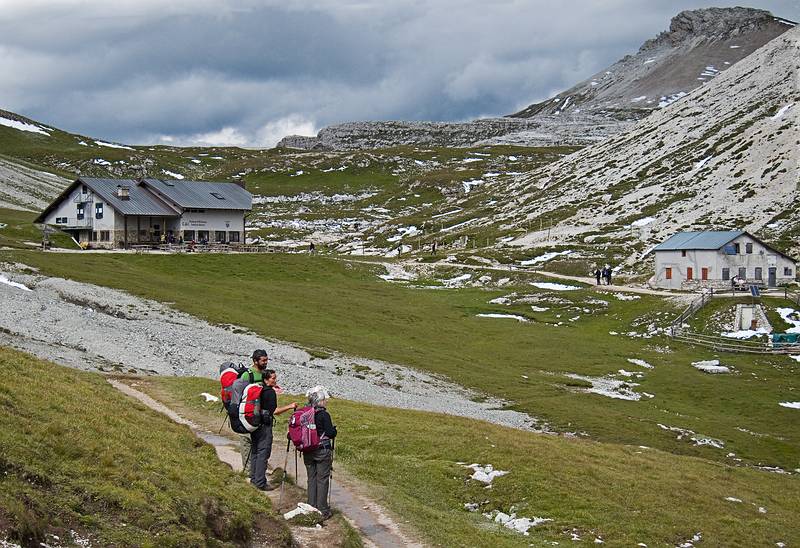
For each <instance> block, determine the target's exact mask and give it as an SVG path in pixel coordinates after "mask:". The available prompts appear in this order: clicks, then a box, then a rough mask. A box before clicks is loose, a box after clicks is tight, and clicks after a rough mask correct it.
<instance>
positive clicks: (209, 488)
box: [0, 348, 291, 546]
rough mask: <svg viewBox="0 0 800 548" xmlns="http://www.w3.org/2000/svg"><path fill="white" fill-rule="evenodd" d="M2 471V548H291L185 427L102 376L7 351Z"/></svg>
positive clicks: (2, 353)
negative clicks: (13, 545) (47, 547)
mask: <svg viewBox="0 0 800 548" xmlns="http://www.w3.org/2000/svg"><path fill="white" fill-rule="evenodd" d="M0 472H1V473H0V544H2V542H1V540H2V538H3V537H4V535H7V536H8V538H9V539H11V540H13V541H16V542H18V543H22V544H24V545H26V546H38V545H39V543H40V542H48V543H51V544H62V543H63V544H66V545H75V544H78V543H79V541H81V539H83V540H84V541H88V542H90V543H91V545H92V546H232V545H241V546H244V545H250V543H251V542H253V543H256V544H259V545H260V544H261V543H265V544H267V545H270V546H290V545H291V538H290V536H289V533H288V530H287V529H286V527H285V526H284V525H283V523H282V521H278V520H277V519H276V518H275V517H274V516H273V514H272V510H271V505H270V502H269V500H268V499H267V498H266V497H263V496H260V495H259V494H258V493H257V492H256V491H255V490H254V489H251V488H250V487H249V486H248V485H247V484H245V483H243V480H242V479H241V477H239V476H237V475H236V474H234V473H233V472H232V471H231V470H230V468H228V467H227V466H225V465H223V464H221V463H220V462H219V461H218V460H217V457H216V454H215V452H214V450H213V448H211V446H209V445H206V444H205V443H203V442H201V441H198V440H197V438H195V436H194V435H193V434H192V433H191V432H190V431H189V430H188V429H187V428H186V427H183V426H178V425H175V424H174V423H172V422H171V421H170V420H169V419H167V418H165V417H163V416H161V415H159V414H158V413H155V412H153V411H150V410H149V409H146V408H145V407H144V406H142V405H140V404H138V403H135V402H133V401H132V400H130V399H128V398H126V397H125V396H123V395H121V394H120V393H119V392H117V391H116V390H115V389H114V388H112V387H111V386H110V385H109V384H108V383H106V381H105V380H104V378H103V377H101V376H100V375H96V374H87V373H81V372H78V371H74V370H71V369H68V368H64V367H60V366H56V365H54V364H52V363H47V362H43V361H40V360H37V359H35V358H33V357H31V356H28V355H26V354H22V353H20V352H16V351H13V350H10V349H6V348H0ZM53 535H55V536H57V537H59V538H60V539H61V540H60V541H58V539H55V537H54V536H53ZM56 541H58V542H56ZM83 545H86V544H83Z"/></svg>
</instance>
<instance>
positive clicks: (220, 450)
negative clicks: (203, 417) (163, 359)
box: [108, 378, 424, 548]
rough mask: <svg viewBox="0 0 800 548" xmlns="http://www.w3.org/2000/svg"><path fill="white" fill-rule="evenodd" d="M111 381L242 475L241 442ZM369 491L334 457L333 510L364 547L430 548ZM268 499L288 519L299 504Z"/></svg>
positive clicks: (316, 533)
mask: <svg viewBox="0 0 800 548" xmlns="http://www.w3.org/2000/svg"><path fill="white" fill-rule="evenodd" d="M108 382H109V383H110V384H111V385H112V386H113V387H114V388H116V389H117V390H119V391H120V392H122V393H123V394H125V395H127V396H129V397H132V398H134V399H136V400H138V401H139V402H141V403H142V404H144V405H146V406H147V407H149V408H150V409H152V410H154V411H157V412H159V413H162V414H164V415H166V416H167V417H169V418H170V419H171V420H172V421H174V422H176V423H178V424H182V425H185V426H188V427H189V428H190V429H191V430H192V432H193V433H194V434H195V435H196V436H197V437H198V438H200V439H202V440H203V441H205V442H206V443H208V444H210V445H211V446H212V447H214V450H215V451H216V453H217V457H218V458H219V460H220V461H222V462H224V463H225V464H227V465H229V466H230V467H231V468H232V469H233V470H234V471H236V472H241V470H242V461H241V456H240V453H239V448H238V441H236V440H234V439H232V438H230V437H227V436H225V435H220V434H216V433H213V432H209V431H208V430H206V429H205V428H203V427H201V426H199V425H197V424H196V423H194V422H193V421H191V420H188V419H186V418H184V417H182V416H181V415H180V414H178V413H177V412H176V411H174V410H173V409H170V408H169V407H167V406H165V405H164V404H162V403H161V402H159V401H157V400H155V399H153V398H152V397H150V396H149V395H147V394H145V393H144V392H142V391H140V390H137V389H136V388H134V387H133V386H131V385H130V384H127V383H125V382H121V381H119V380H116V379H111V378H109V379H108ZM281 434H282V433H281V432H280V431H278V432H275V435H274V441H273V444H272V454H271V456H270V461H271V463H273V464H277V465H278V466H281V467H282V466H283V462H284V459H285V458H286V456H287V453H286V441H285V436H283V435H281ZM291 452H294V450H293V449H292V451H291ZM297 459H298V460H297V468H296V472H295V469H294V463H293V462H292V461H293V460H294V457H293V456H292V455H291V454H290V455H289V460H288V463H289V464H288V465H287V466H286V468H287V474H288V476H289V477H290V478H293V480H294V482H295V484H296V485H299V486H302V485H305V484H306V482H307V477H306V470H305V466H304V465H303V463H302V460H303V459H302V456H301V455H298V457H297ZM273 468H274V466H270V469H273ZM365 491H366V487H365V486H363V485H362V484H361V483H359V482H358V481H357V480H355V479H354V478H352V477H350V476H349V475H348V474H347V473H346V472H345V471H343V470H342V467H341V465H340V464H339V463H338V462H336V460H335V457H334V472H333V475H332V481H331V506H332V507H333V508H334V509H335V510H338V511H339V512H341V514H342V515H343V516H344V518H345V519H346V520H347V521H348V522H349V523H350V525H351V526H353V527H354V528H355V529H356V530H357V531H358V533H359V534H360V535H361V540H362V542H363V543H364V546H366V547H378V548H383V547H387V548H394V547H398V548H401V547H412V548H423V547H424V545H423V544H421V543H419V542H418V541H416V540H414V539H412V538H411V537H409V536H408V534H407V533H405V532H404V531H403V530H402V529H401V527H400V525H399V524H398V523H397V521H396V520H395V519H394V518H393V517H392V516H390V515H389V513H388V512H387V510H386V509H385V508H383V507H382V506H381V505H380V504H379V503H378V502H376V501H375V500H372V499H371V498H370V497H369V496H368V495H367V494H366V493H365ZM266 496H268V497H269V498H270V500H271V501H272V504H273V507H274V508H275V511H276V513H280V514H282V513H284V512H287V511H289V510H291V509H292V508H293V507H294V506H295V504H294V502H291V503H289V501H290V500H291V498H290V497H287V496H286V493H284V500H283V504H282V505H281V508H278V500H279V498H280V496H281V495H280V489H275V490H274V491H269V492H267V493H266ZM290 530H291V532H292V538H293V541H294V542H295V543H296V545H297V546H300V547H303V548H316V547H323V546H330V545H331V540H334V539H331V538H330V533H329V532H328V531H329V530H330V526H328V525H326V526H325V527H322V528H312V527H300V526H294V525H290Z"/></svg>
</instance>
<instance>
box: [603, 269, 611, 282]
mask: <svg viewBox="0 0 800 548" xmlns="http://www.w3.org/2000/svg"><path fill="white" fill-rule="evenodd" d="M603 270H605V272H606V276H605V277H606V285H611V274H612V270H611V265H606V267H605V268H604V269H603Z"/></svg>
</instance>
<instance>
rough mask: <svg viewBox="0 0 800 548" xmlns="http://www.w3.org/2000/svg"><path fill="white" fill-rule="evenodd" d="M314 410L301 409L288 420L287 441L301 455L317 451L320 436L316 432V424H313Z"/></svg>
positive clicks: (308, 408) (310, 408) (312, 408)
mask: <svg viewBox="0 0 800 548" xmlns="http://www.w3.org/2000/svg"><path fill="white" fill-rule="evenodd" d="M315 416H316V410H315V409H314V407H303V408H302V409H298V410H297V411H295V412H294V413H292V418H291V419H289V439H290V440H292V443H293V444H294V446H295V447H296V448H297V450H298V451H300V452H302V453H307V452H308V451H313V450H314V449H318V448H319V446H320V444H319V441H320V435H319V433H318V432H317V423H316V422H314V417H315Z"/></svg>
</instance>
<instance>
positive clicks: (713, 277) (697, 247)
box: [650, 230, 796, 289]
mask: <svg viewBox="0 0 800 548" xmlns="http://www.w3.org/2000/svg"><path fill="white" fill-rule="evenodd" d="M653 253H654V255H655V263H656V269H655V270H656V271H655V275H654V276H653V278H651V280H650V284H651V285H653V286H656V287H660V288H664V289H697V288H698V287H703V286H705V287H715V288H721V289H729V288H730V287H731V285H732V284H733V283H734V282H737V281H738V282H741V283H745V284H754V285H761V286H765V287H777V286H778V285H781V284H785V283H789V282H793V281H794V280H795V275H796V261H795V259H793V258H792V257H790V256H788V255H786V254H785V253H782V252H781V251H778V250H777V249H775V248H774V247H772V246H770V245H768V244H765V243H764V242H762V241H761V240H759V239H758V238H756V237H755V236H753V235H752V234H749V233H748V232H745V231H743V230H727V231H716V230H708V231H699V232H678V233H677V234H674V235H673V236H671V237H670V238H669V239H668V240H666V241H664V242H663V243H661V244H659V245H657V246H656V247H655V248H653Z"/></svg>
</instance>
